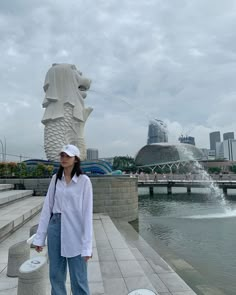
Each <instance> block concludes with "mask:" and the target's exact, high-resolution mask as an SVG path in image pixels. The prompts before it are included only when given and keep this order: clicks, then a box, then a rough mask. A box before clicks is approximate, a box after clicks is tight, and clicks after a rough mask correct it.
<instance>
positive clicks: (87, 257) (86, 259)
mask: <svg viewBox="0 0 236 295" xmlns="http://www.w3.org/2000/svg"><path fill="white" fill-rule="evenodd" d="M83 258H84V260H85V262H88V260H89V259H90V258H92V256H83Z"/></svg>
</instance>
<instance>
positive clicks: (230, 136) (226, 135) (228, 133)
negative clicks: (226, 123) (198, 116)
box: [223, 132, 234, 140]
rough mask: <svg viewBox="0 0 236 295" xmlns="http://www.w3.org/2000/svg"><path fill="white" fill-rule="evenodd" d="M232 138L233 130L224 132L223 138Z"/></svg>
mask: <svg viewBox="0 0 236 295" xmlns="http://www.w3.org/2000/svg"><path fill="white" fill-rule="evenodd" d="M227 139H234V132H226V133H224V134H223V140H227Z"/></svg>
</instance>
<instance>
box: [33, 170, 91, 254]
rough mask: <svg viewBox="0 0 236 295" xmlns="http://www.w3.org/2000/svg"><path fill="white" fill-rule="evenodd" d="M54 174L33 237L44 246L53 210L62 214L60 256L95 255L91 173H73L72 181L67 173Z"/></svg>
mask: <svg viewBox="0 0 236 295" xmlns="http://www.w3.org/2000/svg"><path fill="white" fill-rule="evenodd" d="M55 179H56V175H53V177H52V180H51V182H50V185H49V188H48V192H47V195H46V198H45V201H44V205H43V209H42V212H41V215H40V220H39V225H38V230H37V233H36V236H35V238H34V240H33V244H34V245H36V246H44V245H45V239H46V236H47V229H48V224H49V221H50V217H51V213H52V212H53V213H61V256H64V257H75V256H77V255H81V256H91V255H92V232H93V191H92V184H91V181H90V179H89V177H88V176H86V175H84V174H81V175H80V176H79V177H77V176H76V175H74V176H73V178H72V180H71V182H70V183H69V184H67V183H66V181H65V177H64V174H63V176H62V179H61V180H60V179H58V180H57V185H56V191H55V196H54V189H55Z"/></svg>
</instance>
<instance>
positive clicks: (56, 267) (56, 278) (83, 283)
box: [48, 214, 90, 295]
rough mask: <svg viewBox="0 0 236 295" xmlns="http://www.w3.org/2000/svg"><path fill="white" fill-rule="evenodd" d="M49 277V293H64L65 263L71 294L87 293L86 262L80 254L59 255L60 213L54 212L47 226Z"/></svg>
mask: <svg viewBox="0 0 236 295" xmlns="http://www.w3.org/2000/svg"><path fill="white" fill-rule="evenodd" d="M48 257H49V278H50V282H51V286H52V291H51V295H66V275H67V263H68V266H69V273H70V281H71V290H72V294H73V295H89V294H90V293H89V287H88V279H87V262H85V260H84V258H83V257H81V255H78V256H75V257H70V258H66V257H63V256H61V215H60V214H54V215H53V216H52V218H51V219H50V222H49V226H48Z"/></svg>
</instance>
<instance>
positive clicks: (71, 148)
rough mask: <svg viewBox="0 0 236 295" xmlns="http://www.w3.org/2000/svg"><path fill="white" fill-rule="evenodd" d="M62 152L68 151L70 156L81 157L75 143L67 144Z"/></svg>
mask: <svg viewBox="0 0 236 295" xmlns="http://www.w3.org/2000/svg"><path fill="white" fill-rule="evenodd" d="M61 153H66V154H67V155H68V156H70V157H74V156H77V157H80V151H79V149H78V148H77V147H76V146H75V145H73V144H67V145H65V146H64V147H63V148H62V150H61Z"/></svg>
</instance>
